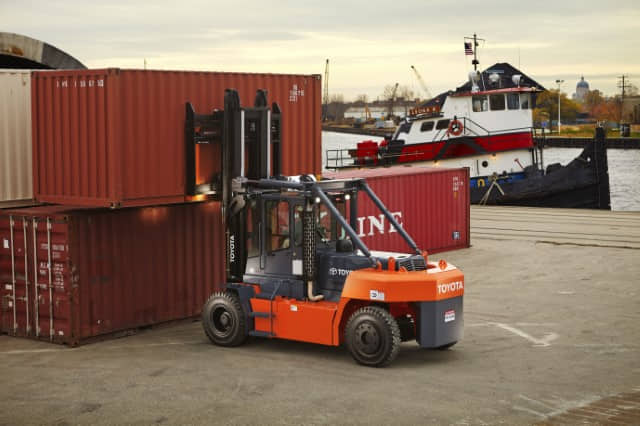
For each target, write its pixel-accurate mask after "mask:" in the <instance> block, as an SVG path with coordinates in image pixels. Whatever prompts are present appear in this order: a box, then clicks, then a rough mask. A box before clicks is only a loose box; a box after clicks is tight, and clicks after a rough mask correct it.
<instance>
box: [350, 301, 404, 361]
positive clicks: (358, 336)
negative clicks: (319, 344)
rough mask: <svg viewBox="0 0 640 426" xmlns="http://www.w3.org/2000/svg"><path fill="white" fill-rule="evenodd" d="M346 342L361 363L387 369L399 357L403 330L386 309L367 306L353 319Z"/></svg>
mask: <svg viewBox="0 0 640 426" xmlns="http://www.w3.org/2000/svg"><path fill="white" fill-rule="evenodd" d="M344 339H345V342H346V344H347V348H348V349H349V352H351V356H353V358H354V359H355V360H356V361H357V362H358V363H360V364H362V365H367V366H370V367H384V366H385V365H388V364H390V363H391V362H392V361H393V360H394V359H395V358H396V356H398V350H399V349H400V328H399V327H398V323H397V322H396V320H395V318H393V316H392V315H391V314H390V313H389V312H387V311H386V310H385V309H384V308H381V307H379V306H365V307H364V308H360V309H358V310H357V311H355V312H354V313H353V315H351V318H349V321H348V322H347V325H346V327H345V330H344Z"/></svg>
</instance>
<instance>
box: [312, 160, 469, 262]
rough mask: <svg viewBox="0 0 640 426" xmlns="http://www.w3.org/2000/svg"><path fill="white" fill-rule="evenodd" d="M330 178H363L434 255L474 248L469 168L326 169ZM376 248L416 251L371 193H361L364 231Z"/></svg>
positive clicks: (368, 242)
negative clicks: (471, 227) (386, 215)
mask: <svg viewBox="0 0 640 426" xmlns="http://www.w3.org/2000/svg"><path fill="white" fill-rule="evenodd" d="M324 176H325V177H328V178H334V179H341V178H343V179H344V178H353V177H359V178H360V177H361V178H366V180H367V183H368V184H369V186H370V187H371V189H373V191H374V192H375V193H376V194H377V195H378V198H380V200H382V202H383V203H384V204H385V206H386V207H387V209H388V210H389V211H390V212H391V213H392V214H393V215H394V217H395V218H396V219H397V220H398V221H399V223H400V224H401V225H402V227H403V228H404V229H405V230H406V231H407V232H408V233H409V235H411V238H413V240H414V241H415V242H416V244H417V245H418V247H420V248H421V249H423V250H427V251H428V252H429V253H436V252H441V251H448V250H456V249H460V248H466V247H469V245H470V243H469V226H470V222H469V169H467V168H460V169H443V168H426V167H391V168H376V169H359V170H355V169H354V170H348V171H341V172H324ZM356 232H358V235H359V236H360V237H361V238H362V241H364V243H365V244H366V245H367V246H368V247H369V248H370V249H373V250H384V251H391V252H402V253H407V252H409V251H410V250H411V249H410V248H409V246H408V245H407V243H406V242H405V241H404V240H403V239H402V237H401V236H400V235H399V234H398V233H397V232H396V231H395V230H394V229H393V227H392V226H391V224H390V223H389V222H388V221H387V220H386V219H385V217H384V216H383V215H382V214H381V213H380V212H379V211H378V209H377V208H376V207H375V205H374V204H373V202H371V200H370V199H369V197H368V196H366V195H365V194H363V195H361V196H360V197H358V229H356Z"/></svg>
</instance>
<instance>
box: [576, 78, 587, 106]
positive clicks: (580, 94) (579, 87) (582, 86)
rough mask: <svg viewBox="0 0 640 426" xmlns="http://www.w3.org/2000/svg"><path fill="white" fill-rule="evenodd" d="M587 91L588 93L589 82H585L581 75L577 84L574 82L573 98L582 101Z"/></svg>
mask: <svg viewBox="0 0 640 426" xmlns="http://www.w3.org/2000/svg"><path fill="white" fill-rule="evenodd" d="M587 93H589V83H587V82H586V81H585V79H584V76H582V77H580V81H579V82H578V84H576V93H574V95H573V99H575V100H576V101H578V102H582V101H584V97H585V96H586V94H587Z"/></svg>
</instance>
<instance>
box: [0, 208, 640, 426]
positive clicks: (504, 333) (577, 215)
mask: <svg viewBox="0 0 640 426" xmlns="http://www.w3.org/2000/svg"><path fill="white" fill-rule="evenodd" d="M471 219H472V223H471V236H472V240H471V243H472V247H471V248H469V249H464V250H460V251H456V252H451V253H442V254H438V255H434V256H433V257H434V258H445V259H447V261H449V262H450V263H453V264H455V265H458V266H459V267H460V268H461V269H462V270H463V271H464V272H465V287H466V288H465V290H466V291H465V314H464V315H465V337H464V339H463V340H462V341H460V342H459V343H458V344H457V345H456V346H454V347H453V348H451V349H450V350H448V351H430V350H423V349H420V348H418V346H417V345H415V343H412V342H407V343H404V344H403V345H402V348H401V351H400V354H399V356H398V358H397V359H396V361H395V362H394V364H392V365H391V366H390V367H388V368H385V369H372V368H365V367H360V366H358V365H356V364H355V363H354V362H353V361H352V360H351V357H350V356H349V354H348V353H347V351H346V349H345V348H332V347H324V346H318V345H312V344H305V343H296V342H287V341H280V340H264V339H254V340H251V341H249V343H248V344H246V345H244V346H241V347H238V348H220V347H216V346H213V345H211V344H210V343H209V342H208V340H207V339H206V337H205V336H204V333H203V332H202V328H201V326H200V323H198V322H195V323H189V324H182V325H178V326H173V327H167V328H162V329H157V330H150V331H146V332H143V333H140V334H138V335H136V336H131V337H127V338H123V339H119V340H112V341H106V342H101V343H96V344H92V345H87V346H84V347H80V348H77V349H68V348H64V347H59V346H53V345H49V344H46V343H40V342H33V341H29V340H23V339H16V338H11V337H7V336H0V365H2V368H1V369H0V371H1V372H2V384H0V412H1V413H2V415H1V416H0V424H23V423H38V424H65V423H68V424H75V423H83V424H96V423H103V424H121V423H127V424H130V423H136V424H149V423H166V424H202V423H207V424H367V425H369V424H394V425H400V424H466V425H475V424H477V425H482V424H508V425H513V424H540V423H542V424H582V423H587V424H638V423H640V354H639V353H638V350H639V349H640V287H639V286H640V251H639V250H638V249H639V248H640V213H616V212H602V211H584V210H558V209H534V208H516V207H514V208H512V207H473V208H472V210H471Z"/></svg>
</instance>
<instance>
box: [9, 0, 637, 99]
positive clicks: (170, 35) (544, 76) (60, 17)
mask: <svg viewBox="0 0 640 426" xmlns="http://www.w3.org/2000/svg"><path fill="white" fill-rule="evenodd" d="M0 31H8V32H14V33H18V34H22V35H27V36H29V37H33V38H37V39H40V40H43V41H45V42H47V43H49V44H52V45H54V46H56V47H58V48H59V49H61V50H64V51H65V52H67V53H69V54H71V55H72V56H74V57H76V58H77V59H79V60H80V61H81V62H83V63H84V64H85V65H87V66H88V67H90V68H104V67H120V68H143V66H144V61H145V59H146V61H147V67H148V68H152V69H185V70H211V71H243V72H273V73H292V74H322V76H323V79H324V71H325V61H326V59H329V93H330V95H335V94H342V95H343V96H344V97H345V99H346V100H352V99H355V97H356V96H358V95H360V94H366V95H367V96H368V98H369V99H370V100H374V99H376V98H377V97H381V95H382V93H383V91H384V87H385V86H387V85H393V84H395V83H396V82H397V83H399V84H401V85H406V86H408V87H409V88H411V89H413V90H414V91H415V92H416V93H417V94H419V95H421V96H423V97H424V96H425V95H424V92H423V91H422V89H421V86H420V85H419V83H418V81H417V79H416V77H415V75H414V74H413V71H412V70H411V65H414V66H415V67H416V69H417V70H418V71H419V72H420V74H421V75H422V78H423V79H424V81H425V82H426V84H427V86H428V89H429V91H430V92H431V93H432V94H433V95H436V94H438V93H441V92H443V91H446V90H449V89H455V87H457V86H459V85H461V84H462V83H464V82H465V81H466V79H467V75H468V72H469V71H470V70H471V69H472V66H471V61H470V58H471V57H470V56H465V55H464V48H463V47H464V46H463V41H464V37H466V36H472V35H473V33H474V32H475V33H477V34H478V37H480V38H483V39H485V41H484V42H481V43H480V46H479V48H478V59H479V60H480V68H482V69H485V68H487V67H489V66H491V65H492V64H494V63H496V62H509V63H511V64H512V65H514V66H515V67H516V68H519V69H520V70H521V71H522V72H524V73H525V74H527V75H529V76H531V77H532V78H534V79H535V80H537V81H538V82H539V83H540V84H542V85H543V86H545V87H547V88H556V87H557V84H556V83H555V81H556V80H557V79H561V80H565V83H563V85H562V86H561V90H562V91H563V92H566V93H568V94H569V95H571V94H572V93H574V92H575V85H576V83H577V82H578V80H579V79H580V76H581V75H584V77H585V80H587V81H588V82H589V84H590V86H591V89H599V90H600V91H602V92H604V93H605V94H606V95H613V94H616V93H619V89H618V88H617V87H616V86H617V84H618V78H617V77H618V76H620V75H623V74H624V75H626V76H628V78H629V80H630V82H631V83H632V84H635V85H636V86H638V87H640V0H610V1H606V2H603V1H594V0H582V1H573V0H560V1H558V0H555V1H548V0H539V1H535V2H534V1H531V2H528V3H527V2H516V1H492V0H484V1H467V0H456V1H442V0H438V1H431V0H422V1H413V0H404V1H401V2H393V1H377V0H369V1H360V0H356V1H348V0H343V1H329V0H325V1H313V2H311V1H305V0H297V1H243V0H236V1H217V0H209V1H190V0H183V1H175V0H172V1H164V0H156V1H146V0H141V1H135V0H130V1H120V0H109V1H107V2H100V3H98V2H95V3H94V2H91V1H87V0H84V1H77V0H59V1H51V0H48V1H40V0H33V1H30V0H19V1H16V0H0Z"/></svg>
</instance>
